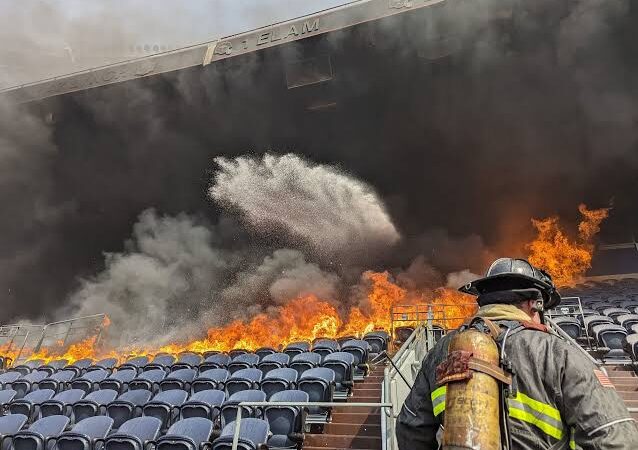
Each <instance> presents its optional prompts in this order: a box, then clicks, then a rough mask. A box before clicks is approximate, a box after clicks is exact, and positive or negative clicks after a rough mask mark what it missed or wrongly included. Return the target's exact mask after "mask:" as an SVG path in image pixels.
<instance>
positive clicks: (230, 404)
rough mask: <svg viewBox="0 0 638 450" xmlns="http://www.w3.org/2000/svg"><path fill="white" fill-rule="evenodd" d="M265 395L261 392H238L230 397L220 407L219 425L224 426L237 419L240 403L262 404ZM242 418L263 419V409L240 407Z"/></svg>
mask: <svg viewBox="0 0 638 450" xmlns="http://www.w3.org/2000/svg"><path fill="white" fill-rule="evenodd" d="M264 401H266V394H265V393H264V392H263V391H258V390H248V391H239V392H236V393H234V394H233V395H231V396H230V397H229V398H228V399H227V400H226V401H225V402H224V404H223V405H222V409H221V424H222V426H224V425H225V424H226V423H228V422H232V421H233V420H235V418H236V417H237V408H238V406H237V405H239V404H240V403H241V402H264ZM241 408H242V412H241V414H242V417H257V418H261V417H263V412H262V411H263V408H260V407H256V406H242V407H241Z"/></svg>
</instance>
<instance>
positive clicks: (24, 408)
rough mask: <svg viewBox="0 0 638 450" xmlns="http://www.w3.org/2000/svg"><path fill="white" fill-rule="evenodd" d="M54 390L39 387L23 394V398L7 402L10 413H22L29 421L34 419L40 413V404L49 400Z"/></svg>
mask: <svg viewBox="0 0 638 450" xmlns="http://www.w3.org/2000/svg"><path fill="white" fill-rule="evenodd" d="M54 395H55V392H53V391H52V390H51V389H39V390H37V391H33V392H30V393H28V394H27V395H25V396H24V397H23V398H21V399H18V400H14V401H12V402H11V403H9V411H10V412H11V414H24V415H25V416H27V417H28V418H29V421H32V420H35V418H36V417H37V416H38V414H39V413H40V405H41V404H42V403H43V402H46V401H47V400H51V399H52V398H53V396H54Z"/></svg>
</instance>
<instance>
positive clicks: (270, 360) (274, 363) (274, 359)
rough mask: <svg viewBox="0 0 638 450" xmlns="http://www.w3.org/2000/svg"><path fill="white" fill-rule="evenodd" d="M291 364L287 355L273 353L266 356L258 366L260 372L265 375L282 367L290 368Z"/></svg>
mask: <svg viewBox="0 0 638 450" xmlns="http://www.w3.org/2000/svg"><path fill="white" fill-rule="evenodd" d="M289 363H290V356H288V355H286V354H285V353H271V354H269V355H266V356H264V358H263V359H262V360H261V361H260V362H259V364H257V367H258V368H259V370H261V371H262V373H263V374H264V375H266V374H267V373H268V372H270V371H271V370H274V369H280V368H282V367H286V366H288V364H289Z"/></svg>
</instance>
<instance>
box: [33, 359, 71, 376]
mask: <svg viewBox="0 0 638 450" xmlns="http://www.w3.org/2000/svg"><path fill="white" fill-rule="evenodd" d="M68 364H69V360H68V359H54V360H53V361H49V363H48V364H45V365H43V366H40V367H39V368H38V370H43V371H45V372H47V373H48V374H49V375H52V374H54V373H55V372H57V371H58V370H60V369H62V368H63V367H65V366H66V365H68Z"/></svg>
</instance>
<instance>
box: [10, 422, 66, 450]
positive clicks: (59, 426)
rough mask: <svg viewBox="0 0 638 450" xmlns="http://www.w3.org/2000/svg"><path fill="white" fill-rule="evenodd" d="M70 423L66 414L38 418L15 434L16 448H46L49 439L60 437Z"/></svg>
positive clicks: (19, 449)
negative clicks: (26, 428) (27, 427)
mask: <svg viewBox="0 0 638 450" xmlns="http://www.w3.org/2000/svg"><path fill="white" fill-rule="evenodd" d="M68 424H69V418H68V417H66V416H49V417H43V418H42V419H40V420H36V421H35V422H33V423H32V424H31V426H30V427H29V429H28V430H22V431H18V432H17V433H16V434H14V435H13V439H12V442H13V449H14V450H44V449H46V448H47V439H48V438H53V437H58V436H59V435H60V434H61V433H62V432H63V431H64V429H65V428H66V426H67V425H68Z"/></svg>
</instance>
